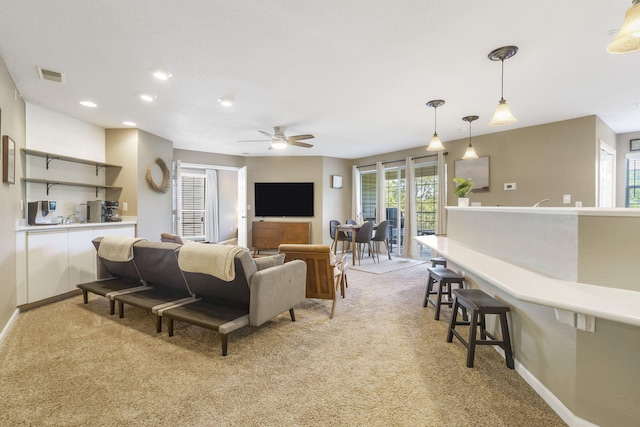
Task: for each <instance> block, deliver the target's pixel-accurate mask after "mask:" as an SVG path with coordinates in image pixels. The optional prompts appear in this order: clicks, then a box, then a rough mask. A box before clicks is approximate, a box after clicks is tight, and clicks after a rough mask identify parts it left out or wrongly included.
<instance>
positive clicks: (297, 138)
mask: <svg viewBox="0 0 640 427" xmlns="http://www.w3.org/2000/svg"><path fill="white" fill-rule="evenodd" d="M311 138H315V136H313V135H311V134H310V133H305V134H304V135H293V136H290V137H289V140H292V139H293V140H301V139H311Z"/></svg>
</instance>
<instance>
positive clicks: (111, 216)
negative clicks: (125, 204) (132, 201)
mask: <svg viewBox="0 0 640 427" xmlns="http://www.w3.org/2000/svg"><path fill="white" fill-rule="evenodd" d="M118 206H119V204H118V201H117V200H107V201H105V202H104V210H105V212H104V221H105V222H119V221H122V218H120V209H118Z"/></svg>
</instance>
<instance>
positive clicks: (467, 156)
mask: <svg viewBox="0 0 640 427" xmlns="http://www.w3.org/2000/svg"><path fill="white" fill-rule="evenodd" d="M462 120H464V121H465V122H469V145H468V146H467V151H465V153H464V156H462V158H463V159H464V160H472V159H477V158H478V155H477V154H476V150H474V149H473V145H471V122H472V121H474V120H478V116H466V117H463V118H462Z"/></svg>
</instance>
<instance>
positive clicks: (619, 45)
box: [607, 0, 640, 53]
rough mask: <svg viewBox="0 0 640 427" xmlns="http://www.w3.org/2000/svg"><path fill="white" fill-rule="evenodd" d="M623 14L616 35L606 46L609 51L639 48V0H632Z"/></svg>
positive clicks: (627, 51) (619, 51) (623, 51)
mask: <svg viewBox="0 0 640 427" xmlns="http://www.w3.org/2000/svg"><path fill="white" fill-rule="evenodd" d="M632 3H633V4H632V6H631V7H630V8H629V9H628V10H627V12H626V13H625V14H624V23H623V24H622V28H621V29H620V32H619V33H618V36H617V37H616V38H615V40H613V41H612V42H611V43H610V44H609V46H607V52H609V53H629V52H635V51H637V50H640V0H633V2H632Z"/></svg>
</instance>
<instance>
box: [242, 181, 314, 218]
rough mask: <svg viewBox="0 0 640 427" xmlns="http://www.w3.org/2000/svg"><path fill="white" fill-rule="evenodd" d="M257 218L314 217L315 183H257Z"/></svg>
mask: <svg viewBox="0 0 640 427" xmlns="http://www.w3.org/2000/svg"><path fill="white" fill-rule="evenodd" d="M255 197H256V200H255V204H254V206H255V216H313V182H256V183H255Z"/></svg>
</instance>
